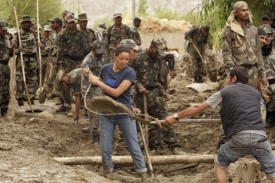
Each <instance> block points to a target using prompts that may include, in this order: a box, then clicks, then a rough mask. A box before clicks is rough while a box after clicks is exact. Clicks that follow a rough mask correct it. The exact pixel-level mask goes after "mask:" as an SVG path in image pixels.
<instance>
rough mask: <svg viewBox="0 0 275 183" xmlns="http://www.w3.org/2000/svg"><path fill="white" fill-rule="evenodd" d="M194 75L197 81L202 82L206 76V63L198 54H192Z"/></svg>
mask: <svg viewBox="0 0 275 183" xmlns="http://www.w3.org/2000/svg"><path fill="white" fill-rule="evenodd" d="M191 62H192V70H193V77H194V81H195V82H202V80H203V76H206V68H205V63H204V62H203V60H202V59H201V57H200V56H199V55H198V54H191Z"/></svg>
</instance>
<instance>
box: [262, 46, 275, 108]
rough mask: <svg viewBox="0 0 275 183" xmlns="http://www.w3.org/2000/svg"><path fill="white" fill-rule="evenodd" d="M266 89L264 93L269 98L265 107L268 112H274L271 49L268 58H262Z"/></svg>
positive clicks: (274, 53) (274, 66)
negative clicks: (266, 82) (266, 81)
mask: <svg viewBox="0 0 275 183" xmlns="http://www.w3.org/2000/svg"><path fill="white" fill-rule="evenodd" d="M263 59H264V65H265V72H266V78H267V80H268V83H269V85H268V87H267V89H266V90H265V93H266V94H267V95H268V96H269V97H270V100H269V102H268V103H267V105H266V109H267V111H269V112H272V111H274V110H275V49H274V48H273V49H272V51H271V53H270V54H269V55H268V56H263Z"/></svg>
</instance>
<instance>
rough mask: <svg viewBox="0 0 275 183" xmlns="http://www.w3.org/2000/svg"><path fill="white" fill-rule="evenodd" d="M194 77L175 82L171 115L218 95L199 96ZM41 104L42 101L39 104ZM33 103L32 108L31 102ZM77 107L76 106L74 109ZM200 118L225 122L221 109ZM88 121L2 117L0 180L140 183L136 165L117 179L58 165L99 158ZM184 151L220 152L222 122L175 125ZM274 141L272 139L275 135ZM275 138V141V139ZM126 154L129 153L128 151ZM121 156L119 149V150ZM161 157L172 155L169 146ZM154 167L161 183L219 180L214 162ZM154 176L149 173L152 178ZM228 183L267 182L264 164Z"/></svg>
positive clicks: (237, 170) (238, 168)
mask: <svg viewBox="0 0 275 183" xmlns="http://www.w3.org/2000/svg"><path fill="white" fill-rule="evenodd" d="M191 82H192V79H190V78H186V76H185V73H182V72H181V73H178V76H177V77H176V78H175V79H173V80H172V81H171V83H170V85H169V86H170V90H169V91H171V100H170V101H168V102H167V108H168V109H169V112H171V113H173V112H175V111H178V110H181V109H185V108H186V107H189V106H190V105H191V104H194V103H200V102H202V101H204V100H205V99H206V98H207V97H208V96H210V95H211V94H212V93H214V92H215V91H217V89H215V90H212V91H206V92H204V93H198V92H196V91H195V90H193V89H188V88H186V87H185V86H186V85H187V84H190V83H191ZM35 103H36V104H38V101H37V100H36V101H35ZM54 103H55V101H54V100H48V101H46V103H45V104H43V105H49V106H54V107H55V108H58V107H59V106H56V105H54ZM25 105H27V104H25ZM73 106H74V105H73ZM193 118H200V119H203V118H204V119H215V118H219V113H218V109H216V110H212V109H209V110H206V111H205V112H204V113H202V114H200V115H197V116H194V117H193ZM87 125H88V122H87V120H86V116H84V111H83V109H82V110H81V115H80V120H79V124H78V125H75V124H74V122H73V118H69V117H67V116H66V115H64V114H62V113H57V114H53V117H52V118H48V117H38V115H37V116H35V117H27V116H22V117H19V118H16V119H15V120H12V119H10V117H9V116H7V117H1V118H0V133H1V135H0V182H3V183H14V182H15V183H85V182H87V183H102V182H114V183H126V182H127V183H128V182H130V183H137V182H140V179H139V178H137V176H136V175H135V174H134V172H133V167H123V166H116V167H115V172H114V173H113V176H112V177H111V178H109V179H106V178H104V177H103V175H102V173H101V166H100V165H64V164H60V163H57V162H56V161H55V160H54V158H53V157H81V156H98V155H100V149H99V145H98V144H93V143H92V142H91V135H90V134H87V133H83V132H82V131H81V128H83V127H86V126H87ZM174 130H175V132H176V133H177V135H178V138H179V141H180V144H181V149H182V150H183V151H185V152H186V153H187V154H196V155H198V156H199V155H206V154H215V153H216V147H217V142H218V138H217V136H218V134H219V132H220V124H219V123H214V122H213V123H187V124H183V123H178V124H175V125H174ZM270 136H271V137H273V136H272V135H270ZM273 139H274V137H273ZM123 151H124V154H127V150H126V149H124V150H123ZM114 153H117V151H114ZM158 153H159V154H160V155H171V154H172V153H171V152H170V151H169V150H168V148H167V147H166V146H165V145H163V148H162V149H159V151H158ZM185 165H187V164H170V165H153V168H154V170H155V174H156V178H154V179H152V182H156V183H167V182H171V183H182V182H183V183H198V182H201V183H212V182H215V181H216V179H215V174H214V164H213V163H211V164H205V163H200V164H195V165H194V164H191V168H187V169H184V166H185ZM148 176H149V174H148ZM228 182H233V183H253V182H255V183H256V182H257V183H266V182H268V181H267V180H265V175H264V174H263V173H261V172H260V167H259V164H258V163H257V162H256V161H255V160H254V159H253V158H252V157H246V158H242V159H241V160H239V161H238V162H237V163H235V164H231V165H230V168H229V169H228Z"/></svg>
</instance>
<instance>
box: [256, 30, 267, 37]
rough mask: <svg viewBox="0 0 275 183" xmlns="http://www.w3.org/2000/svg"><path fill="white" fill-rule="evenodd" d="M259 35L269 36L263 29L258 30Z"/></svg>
mask: <svg viewBox="0 0 275 183" xmlns="http://www.w3.org/2000/svg"><path fill="white" fill-rule="evenodd" d="M258 35H259V36H267V33H266V32H265V31H264V29H262V28H258Z"/></svg>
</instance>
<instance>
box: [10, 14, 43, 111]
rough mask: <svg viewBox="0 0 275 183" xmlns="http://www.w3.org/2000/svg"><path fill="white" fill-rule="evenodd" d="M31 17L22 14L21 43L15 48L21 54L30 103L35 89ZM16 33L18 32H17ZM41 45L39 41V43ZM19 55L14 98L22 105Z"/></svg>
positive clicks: (35, 39) (33, 34)
mask: <svg viewBox="0 0 275 183" xmlns="http://www.w3.org/2000/svg"><path fill="white" fill-rule="evenodd" d="M31 21H32V18H31V16H29V15H23V16H22V20H21V21H20V23H21V25H22V28H21V29H20V36H21V44H22V47H19V48H18V49H16V54H17V55H19V52H22V54H23V63H24V68H25V76H26V84H27V90H28V93H29V96H30V101H31V104H34V98H35V94H36V90H37V86H38V85H37V65H36V64H37V47H38V42H37V33H36V32H34V31H33V30H31ZM17 34H18V33H17ZM17 34H16V35H15V42H16V44H17V45H19V40H18V35H17ZM39 46H41V43H39ZM20 59H21V58H20V56H18V57H17V58H16V83H17V90H16V99H17V101H18V104H19V106H22V105H24V100H25V99H26V96H25V93H24V81H23V75H22V74H23V73H22V66H21V61H20Z"/></svg>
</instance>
